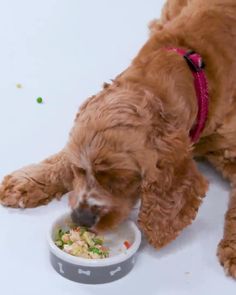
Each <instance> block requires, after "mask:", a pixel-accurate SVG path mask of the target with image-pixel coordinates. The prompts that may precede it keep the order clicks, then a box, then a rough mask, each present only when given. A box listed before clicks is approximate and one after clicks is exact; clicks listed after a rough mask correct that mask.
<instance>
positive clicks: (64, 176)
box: [0, 151, 73, 208]
mask: <svg viewBox="0 0 236 295" xmlns="http://www.w3.org/2000/svg"><path fill="white" fill-rule="evenodd" d="M72 181H73V174H72V171H71V165H70V162H69V160H68V159H67V156H66V153H65V152H64V151H61V152H60V153H58V154H56V155H54V156H52V157H50V158H48V159H46V160H44V161H43V162H41V163H39V164H36V165H30V166H27V167H24V168H22V169H20V170H17V171H15V172H13V173H12V174H10V175H8V176H6V177H5V178H4V180H3V182H2V184H1V185H0V203H1V204H3V205H5V206H10V207H15V208H18V207H20V208H26V207H36V206H38V205H41V204H47V203H48V202H49V201H51V200H52V199H53V198H55V197H56V198H59V197H61V196H62V195H63V194H64V193H66V192H68V191H70V190H71V187H72Z"/></svg>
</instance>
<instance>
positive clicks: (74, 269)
mask: <svg viewBox="0 0 236 295" xmlns="http://www.w3.org/2000/svg"><path fill="white" fill-rule="evenodd" d="M50 260H51V264H52V266H53V268H54V269H55V270H56V272H57V273H59V274H60V275H61V276H63V277H65V278H67V279H69V280H72V281H75V282H78V283H84V284H102V283H109V282H113V281H116V280H118V279H120V278H122V277H124V276H125V275H127V274H128V273H129V272H130V271H131V270H132V268H133V266H134V264H135V262H136V254H134V255H133V256H131V257H130V258H129V259H127V260H125V261H123V262H120V263H117V264H113V265H108V266H102V267H89V266H78V265H75V264H72V263H69V262H67V261H63V260H61V259H60V258H59V257H57V256H56V255H54V254H53V253H52V252H51V253H50Z"/></svg>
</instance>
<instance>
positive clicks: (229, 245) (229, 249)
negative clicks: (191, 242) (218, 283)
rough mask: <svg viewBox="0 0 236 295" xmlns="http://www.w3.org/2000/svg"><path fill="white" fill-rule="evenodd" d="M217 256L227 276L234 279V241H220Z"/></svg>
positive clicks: (235, 250) (235, 277)
mask: <svg viewBox="0 0 236 295" xmlns="http://www.w3.org/2000/svg"><path fill="white" fill-rule="evenodd" d="M217 256H218V257H219V260H220V263H221V265H222V266H223V267H224V269H225V273H226V274H227V275H228V276H231V277H233V278H234V279H236V240H224V239H223V240H222V241H221V242H220V243H219V245H218V251H217Z"/></svg>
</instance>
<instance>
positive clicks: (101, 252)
mask: <svg viewBox="0 0 236 295" xmlns="http://www.w3.org/2000/svg"><path fill="white" fill-rule="evenodd" d="M55 244H56V245H57V246H58V247H59V248H60V249H61V250H63V251H64V252H66V253H68V254H71V255H73V256H78V257H83V258H88V259H102V258H106V257H108V256H109V248H108V247H105V246H104V238H103V237H102V236H97V235H96V234H95V233H93V232H91V231H89V230H88V229H86V228H84V227H79V226H78V227H74V228H71V229H69V230H67V231H64V230H63V229H61V228H60V229H59V230H58V232H57V234H56V240H55Z"/></svg>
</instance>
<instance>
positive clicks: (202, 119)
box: [168, 48, 209, 143]
mask: <svg viewBox="0 0 236 295" xmlns="http://www.w3.org/2000/svg"><path fill="white" fill-rule="evenodd" d="M168 50H171V51H175V52H176V53H178V54H179V55H181V56H183V57H184V59H185V60H186V62H187V64H188V66H189V68H190V70H191V72H192V74H193V78H194V86H195V90H196V96H197V101H198V114H197V120H196V122H195V124H194V126H193V128H192V129H191V130H190V134H189V135H190V137H191V140H192V142H194V143H196V142H197V141H198V140H199V137H200V134H201V132H202V131H203V129H204V127H205V125H206V120H207V116H208V100H209V94H208V85H207V78H206V74H205V71H204V69H203V68H204V63H203V61H202V58H201V56H200V55H199V54H198V53H196V52H194V51H186V50H184V49H180V48H168Z"/></svg>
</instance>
